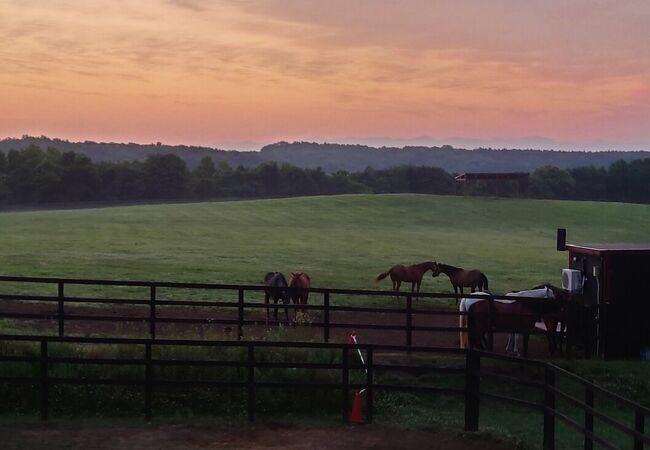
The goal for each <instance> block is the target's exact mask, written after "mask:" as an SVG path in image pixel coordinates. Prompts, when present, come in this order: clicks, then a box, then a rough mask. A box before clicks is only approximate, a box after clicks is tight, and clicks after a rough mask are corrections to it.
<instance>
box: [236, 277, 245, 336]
mask: <svg viewBox="0 0 650 450" xmlns="http://www.w3.org/2000/svg"><path fill="white" fill-rule="evenodd" d="M237 294H238V295H237V339H238V340H240V341H241V338H242V336H243V335H244V330H243V328H244V290H243V289H242V288H239V289H238V290H237Z"/></svg>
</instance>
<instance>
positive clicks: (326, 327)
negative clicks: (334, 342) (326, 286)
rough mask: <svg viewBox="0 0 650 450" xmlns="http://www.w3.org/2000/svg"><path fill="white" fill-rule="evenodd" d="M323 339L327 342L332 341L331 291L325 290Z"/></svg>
mask: <svg viewBox="0 0 650 450" xmlns="http://www.w3.org/2000/svg"><path fill="white" fill-rule="evenodd" d="M323 339H324V340H325V342H329V341H330V293H329V291H325V293H324V294H323Z"/></svg>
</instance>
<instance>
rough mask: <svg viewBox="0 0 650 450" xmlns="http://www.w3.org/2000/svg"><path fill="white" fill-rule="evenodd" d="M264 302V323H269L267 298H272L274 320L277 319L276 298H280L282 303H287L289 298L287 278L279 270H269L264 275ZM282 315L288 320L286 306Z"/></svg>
mask: <svg viewBox="0 0 650 450" xmlns="http://www.w3.org/2000/svg"><path fill="white" fill-rule="evenodd" d="M264 286H265V289H264V303H265V304H266V325H268V324H269V299H270V298H272V299H273V303H275V305H276V306H275V310H274V311H275V321H276V322H277V320H278V307H277V304H278V300H282V303H284V304H285V305H288V304H289V303H290V300H289V291H288V289H287V288H288V287H289V285H288V284H287V279H286V278H285V277H284V275H282V274H281V273H280V272H269V273H267V274H266V275H265V276H264ZM284 315H285V316H286V319H287V322H289V312H288V311H287V307H286V306H285V308H284Z"/></svg>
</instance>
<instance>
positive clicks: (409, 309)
mask: <svg viewBox="0 0 650 450" xmlns="http://www.w3.org/2000/svg"><path fill="white" fill-rule="evenodd" d="M412 341H413V296H412V295H411V294H406V346H407V347H410V346H411V344H412ZM408 352H409V353H411V350H410V349H409V350H408Z"/></svg>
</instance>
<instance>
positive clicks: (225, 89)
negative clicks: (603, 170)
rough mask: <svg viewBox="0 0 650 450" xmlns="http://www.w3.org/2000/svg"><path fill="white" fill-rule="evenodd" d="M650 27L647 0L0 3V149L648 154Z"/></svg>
mask: <svg viewBox="0 0 650 450" xmlns="http://www.w3.org/2000/svg"><path fill="white" fill-rule="evenodd" d="M649 24H650V1H648V0H625V1H620V0H611V1H605V0H526V1H522V0H490V1H485V0H470V1H462V0H456V1H433V0H402V1H398V0H395V1H390V0H314V1H308V0H267V1H200V0H138V1H119V0H110V1H104V0H85V1H84V0H78V1H63V0H42V1H41V0H0V138H3V137H8V136H14V137H16V136H17V137H19V136H21V135H23V134H30V135H42V134H43V135H47V136H50V137H59V138H63V139H70V140H86V139H88V140H95V141H115V142H141V143H150V142H156V141H162V142H164V143H170V144H181V143H183V144H201V145H210V146H219V147H223V148H235V149H238V148H241V149H244V148H247V149H250V148H259V146H260V145H261V144H266V143H271V142H275V141H279V140H288V141H292V140H317V141H330V142H331V141H339V142H372V143H376V144H381V143H393V142H404V143H408V142H419V141H422V140H429V141H431V142H432V143H444V142H452V143H454V142H457V141H458V140H459V139H460V138H464V139H468V140H469V139H472V140H476V142H477V145H478V144H480V143H485V144H490V143H493V142H499V143H503V145H507V144H512V145H517V143H519V142H521V140H522V139H524V140H525V139H528V138H530V137H534V138H537V137H539V138H545V139H548V140H549V141H548V142H550V143H551V144H555V146H556V147H560V148H593V149H603V148H614V149H632V148H634V149H646V150H649V149H650V25H649ZM551 144H549V145H551Z"/></svg>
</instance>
